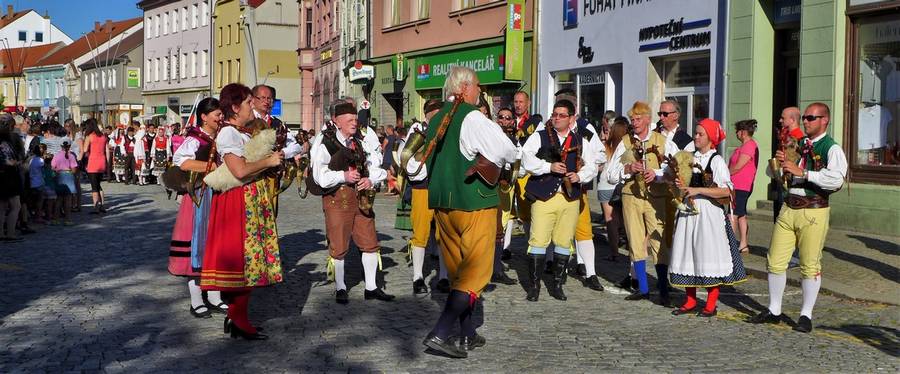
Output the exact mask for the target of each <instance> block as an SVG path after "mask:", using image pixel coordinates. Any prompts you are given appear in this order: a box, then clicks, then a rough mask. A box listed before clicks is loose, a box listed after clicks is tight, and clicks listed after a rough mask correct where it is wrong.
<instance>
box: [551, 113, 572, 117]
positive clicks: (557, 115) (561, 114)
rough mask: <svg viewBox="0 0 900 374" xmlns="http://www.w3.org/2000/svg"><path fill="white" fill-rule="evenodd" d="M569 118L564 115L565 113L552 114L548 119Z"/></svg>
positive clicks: (567, 115)
mask: <svg viewBox="0 0 900 374" xmlns="http://www.w3.org/2000/svg"><path fill="white" fill-rule="evenodd" d="M569 116H571V114H566V113H553V114H551V115H550V118H569Z"/></svg>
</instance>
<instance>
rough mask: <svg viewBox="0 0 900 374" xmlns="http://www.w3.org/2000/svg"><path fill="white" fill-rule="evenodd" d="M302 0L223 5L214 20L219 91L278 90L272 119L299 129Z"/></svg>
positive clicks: (228, 0) (232, 0) (229, 0)
mask: <svg viewBox="0 0 900 374" xmlns="http://www.w3.org/2000/svg"><path fill="white" fill-rule="evenodd" d="M299 8H300V6H299V4H298V2H297V1H272V0H268V1H266V0H253V1H239V0H219V1H217V2H216V6H215V10H214V14H215V17H214V20H213V32H214V36H213V48H214V50H215V52H214V64H213V71H214V73H215V74H214V77H213V80H214V82H213V83H214V84H213V87H215V90H219V89H221V87H224V86H225V85H227V84H228V83H232V82H239V83H243V84H245V85H247V86H250V87H252V86H255V85H258V84H265V85H269V86H272V87H274V88H275V90H276V95H277V98H276V102H275V104H274V106H273V111H272V112H273V114H274V115H275V116H277V117H279V118H281V120H282V121H284V122H285V123H286V124H288V125H292V126H299V124H300V77H299V76H298V74H297V57H296V56H297V48H296V46H297V39H298V33H297V28H298V26H299V16H300V12H299Z"/></svg>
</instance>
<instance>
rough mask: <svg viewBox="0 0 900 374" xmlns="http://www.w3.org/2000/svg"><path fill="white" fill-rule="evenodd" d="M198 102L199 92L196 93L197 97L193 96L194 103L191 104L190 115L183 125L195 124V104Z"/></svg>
mask: <svg viewBox="0 0 900 374" xmlns="http://www.w3.org/2000/svg"><path fill="white" fill-rule="evenodd" d="M199 103H200V94H199V93H198V94H197V97H195V98H194V105H192V106H191V116H190V117H188V120H187V123H185V124H184V126H185V127H191V126H197V117H198V116H197V104H199Z"/></svg>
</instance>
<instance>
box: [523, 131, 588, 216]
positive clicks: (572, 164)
mask: <svg viewBox="0 0 900 374" xmlns="http://www.w3.org/2000/svg"><path fill="white" fill-rule="evenodd" d="M556 134H557V133H556V130H554V129H545V130H541V131H538V136H540V138H541V148H540V149H538V152H537V157H538V158H540V159H541V160H544V161H547V162H550V163H554V162H562V155H561V152H562V149H563V146H564V145H565V144H566V143H567V142H568V148H570V149H571V148H574V147H577V146H580V145H582V137H581V134H579V132H578V131H577V130H576V131H570V132H569V135H568V136H567V137H566V139H565V140H563V143H562V144H560V143H559V137H558V136H557V135H556ZM580 153H581V152H570V153H568V154H567V155H566V168H567V169H568V170H571V171H575V169H576V167H577V166H576V164H577V162H578V156H579V154H580ZM562 184H563V176H562V175H560V174H556V173H547V174H543V175H532V176H531V177H530V178H528V182H527V183H526V184H525V196H526V197H528V198H529V199H531V200H540V201H547V200H549V199H550V198H551V197H553V195H554V194H556V191H558V190H559V188H560V186H561V185H562ZM563 193H565V191H563ZM581 194H582V186H581V183H575V184H572V196H566V199H567V200H570V201H571V200H575V199H578V198H581Z"/></svg>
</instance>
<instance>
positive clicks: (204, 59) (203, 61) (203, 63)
mask: <svg viewBox="0 0 900 374" xmlns="http://www.w3.org/2000/svg"><path fill="white" fill-rule="evenodd" d="M207 66H209V51H208V50H205V49H204V50H203V53H201V54H200V75H201V76H204V77H205V76H206V74H207V73H208V72H207V71H206V69H207ZM221 68H222V67H221V66H219V69H221Z"/></svg>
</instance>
